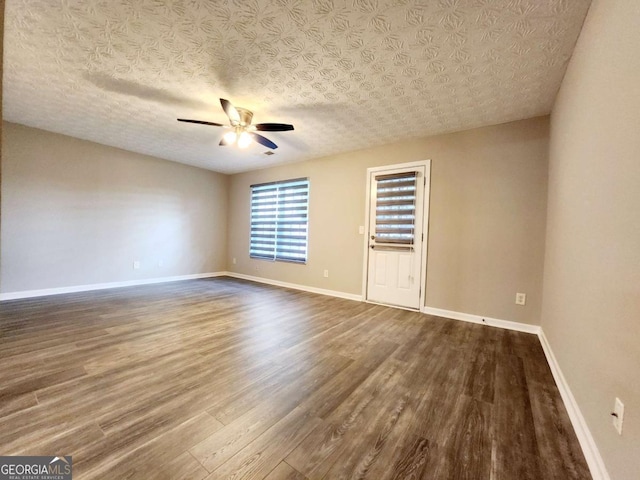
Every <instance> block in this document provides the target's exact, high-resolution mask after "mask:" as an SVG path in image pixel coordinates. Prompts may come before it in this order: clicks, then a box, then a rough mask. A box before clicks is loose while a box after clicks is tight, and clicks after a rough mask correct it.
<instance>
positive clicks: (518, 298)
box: [516, 293, 527, 305]
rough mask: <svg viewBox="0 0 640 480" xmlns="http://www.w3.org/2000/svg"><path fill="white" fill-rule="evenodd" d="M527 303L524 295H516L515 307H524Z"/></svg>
mask: <svg viewBox="0 0 640 480" xmlns="http://www.w3.org/2000/svg"><path fill="white" fill-rule="evenodd" d="M525 303H527V294H526V293H516V305H524V304H525Z"/></svg>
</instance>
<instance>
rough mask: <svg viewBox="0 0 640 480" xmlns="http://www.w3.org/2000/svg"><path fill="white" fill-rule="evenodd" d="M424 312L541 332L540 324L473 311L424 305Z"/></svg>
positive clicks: (508, 328)
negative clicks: (489, 315)
mask: <svg viewBox="0 0 640 480" xmlns="http://www.w3.org/2000/svg"><path fill="white" fill-rule="evenodd" d="M422 313H426V314H429V315H435V316H436V317H445V318H452V319H453V320H462V321H463V322H471V323H480V324H482V325H489V326H491V327H498V328H505V329H507V330H515V331H517V332H525V333H535V334H538V333H540V326H538V325H529V324H528V323H519V322H511V321H509V320H500V319H498V318H491V317H483V316H480V315H473V314H471V313H462V312H454V311H452V310H442V309H440V308H433V307H422Z"/></svg>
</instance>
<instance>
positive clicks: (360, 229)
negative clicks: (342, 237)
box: [358, 225, 364, 235]
mask: <svg viewBox="0 0 640 480" xmlns="http://www.w3.org/2000/svg"><path fill="white" fill-rule="evenodd" d="M358 233H359V234H360V235H364V226H363V225H360V226H359V227H358Z"/></svg>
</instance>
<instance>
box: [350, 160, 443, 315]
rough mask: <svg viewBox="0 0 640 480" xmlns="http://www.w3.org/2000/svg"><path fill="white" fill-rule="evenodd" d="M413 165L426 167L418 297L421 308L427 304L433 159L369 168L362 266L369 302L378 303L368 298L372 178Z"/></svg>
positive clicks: (366, 299) (363, 296)
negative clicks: (378, 174) (377, 174)
mask: <svg viewBox="0 0 640 480" xmlns="http://www.w3.org/2000/svg"><path fill="white" fill-rule="evenodd" d="M412 167H424V178H425V185H424V195H423V203H424V204H423V210H422V212H423V213H422V233H423V235H424V241H423V242H422V257H421V258H422V261H421V264H420V295H419V297H418V305H419V306H420V308H419V310H420V311H422V309H423V308H424V306H425V299H426V290H427V286H426V281H427V251H428V249H427V245H428V244H429V198H430V197H431V159H428V160H420V161H417V162H407V163H396V164H391V165H384V166H381V167H371V168H367V186H366V197H365V206H364V210H365V212H364V242H363V243H364V255H363V257H364V258H363V266H362V300H363V301H364V302H367V303H377V302H372V301H371V300H369V299H368V293H369V292H368V281H367V280H368V274H369V253H370V252H369V237H370V236H371V233H370V232H369V228H370V225H369V223H370V222H369V218H370V217H371V215H370V214H371V204H372V202H371V200H372V199H371V178H372V176H373V175H374V174H376V173H380V172H384V171H387V170H397V169H401V168H412ZM386 306H388V307H393V308H401V309H404V310H411V311H412V312H415V311H416V310H414V309H413V308H405V307H399V306H396V305H386Z"/></svg>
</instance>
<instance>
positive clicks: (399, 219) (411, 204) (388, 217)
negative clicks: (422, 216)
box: [376, 172, 417, 245]
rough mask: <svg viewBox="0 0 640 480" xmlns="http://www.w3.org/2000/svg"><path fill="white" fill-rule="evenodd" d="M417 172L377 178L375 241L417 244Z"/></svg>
mask: <svg viewBox="0 0 640 480" xmlns="http://www.w3.org/2000/svg"><path fill="white" fill-rule="evenodd" d="M416 178H417V177H416V172H406V173H398V174H392V175H378V176H377V177H376V190H377V192H376V239H377V241H378V242H380V243H404V244H411V245H412V244H413V243H414V240H415V239H414V230H415V221H416Z"/></svg>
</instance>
